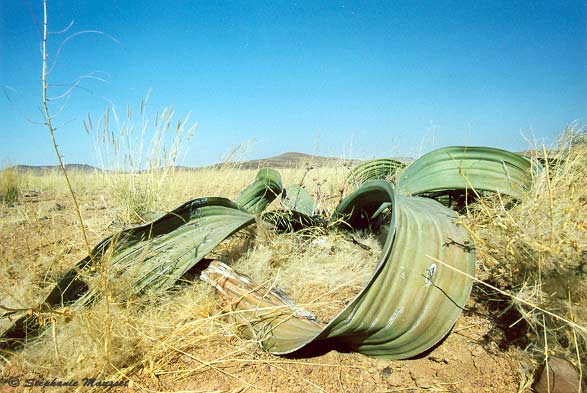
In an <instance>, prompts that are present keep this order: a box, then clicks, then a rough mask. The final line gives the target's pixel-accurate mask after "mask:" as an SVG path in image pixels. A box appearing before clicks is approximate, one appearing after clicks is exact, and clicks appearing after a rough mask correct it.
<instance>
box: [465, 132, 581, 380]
mask: <svg viewBox="0 0 587 393" xmlns="http://www.w3.org/2000/svg"><path fill="white" fill-rule="evenodd" d="M585 135H586V131H585V130H582V131H578V132H577V131H574V130H570V129H569V130H567V132H566V133H565V134H564V135H563V137H562V139H561V142H560V145H559V146H558V147H557V148H555V149H552V150H550V151H546V149H543V150H542V151H540V152H539V153H538V154H537V156H538V158H540V159H541V160H543V161H545V165H544V167H545V170H544V171H543V172H542V173H541V174H540V175H539V176H538V177H537V178H536V179H535V186H534V187H533V189H532V190H531V192H530V193H529V194H528V195H527V197H526V198H525V199H524V200H522V201H520V202H519V203H518V204H516V205H515V206H514V207H513V208H511V209H508V208H506V205H507V204H508V203H507V202H506V201H504V200H502V199H501V198H500V197H499V196H493V197H491V198H486V199H484V200H482V201H480V202H478V203H477V204H475V205H474V206H469V214H468V215H467V216H466V217H465V221H466V223H467V225H468V227H469V228H470V230H471V232H472V233H473V235H474V237H475V238H476V245H477V253H478V263H477V276H478V277H479V278H481V279H482V280H484V281H487V282H489V283H492V284H494V285H495V286H496V287H498V288H500V289H503V290H506V291H508V292H510V293H514V294H516V296H517V297H518V298H520V299H522V300H524V301H525V302H528V303H531V304H534V305H536V306H538V307H540V308H542V309H544V310H547V311H549V312H551V313H554V314H556V315H558V316H560V317H562V318H564V319H566V320H568V321H571V322H574V323H575V324H577V325H578V326H583V327H586V326H587V308H586V307H585V304H586V302H587V144H586V143H585ZM493 295H494V294H493ZM485 297H486V298H491V297H492V294H487V293H486V294H485ZM512 303H513V305H514V306H515V307H516V309H517V310H518V312H519V315H518V317H519V319H523V320H524V321H525V322H526V323H527V324H528V327H529V329H528V331H527V332H526V338H527V340H526V342H528V343H529V345H528V347H527V350H528V351H530V352H531V354H532V356H534V357H536V358H541V357H544V356H552V355H556V356H560V357H563V358H566V359H570V360H573V359H574V363H575V365H576V366H577V367H578V368H582V371H583V375H586V374H585V372H586V371H587V369H586V368H585V366H586V365H587V334H586V333H585V331H584V330H581V329H577V328H574V327H573V326H572V325H570V324H569V323H566V322H565V321H564V320H561V319H558V318H553V317H552V316H550V315H548V314H545V313H543V312H541V311H540V310H538V309H536V308H534V307H529V306H528V305H527V304H524V303H522V302H518V301H516V300H515V299H514V300H513V301H512ZM507 307H508V302H505V303H504V304H503V305H502V306H501V307H500V308H501V312H503V313H505V312H507ZM517 323H519V321H512V326H510V328H513V327H514V326H515V325H516V324H517Z"/></svg>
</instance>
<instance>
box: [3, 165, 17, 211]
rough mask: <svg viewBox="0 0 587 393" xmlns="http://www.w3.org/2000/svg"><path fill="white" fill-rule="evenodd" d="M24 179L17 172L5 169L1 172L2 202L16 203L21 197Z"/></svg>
mask: <svg viewBox="0 0 587 393" xmlns="http://www.w3.org/2000/svg"><path fill="white" fill-rule="evenodd" d="M21 186H22V179H21V177H20V176H19V174H18V173H17V171H16V170H14V169H10V168H5V169H2V170H0V201H1V202H3V203H14V202H16V201H18V199H19V197H20V192H21Z"/></svg>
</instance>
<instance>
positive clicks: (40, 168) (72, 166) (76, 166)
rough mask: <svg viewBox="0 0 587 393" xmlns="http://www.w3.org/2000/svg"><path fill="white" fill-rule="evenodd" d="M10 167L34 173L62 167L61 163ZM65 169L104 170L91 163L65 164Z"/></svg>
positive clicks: (56, 169)
mask: <svg viewBox="0 0 587 393" xmlns="http://www.w3.org/2000/svg"><path fill="white" fill-rule="evenodd" d="M9 169H13V170H16V171H23V172H34V173H43V172H53V171H58V170H60V169H61V168H60V167H59V165H15V166H12V167H10V168H9ZM65 169H67V170H68V171H76V172H95V171H98V172H101V171H102V170H101V169H99V168H96V167H94V166H91V165H87V164H65Z"/></svg>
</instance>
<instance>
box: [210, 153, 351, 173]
mask: <svg viewBox="0 0 587 393" xmlns="http://www.w3.org/2000/svg"><path fill="white" fill-rule="evenodd" d="M344 162H350V163H351V164H354V163H356V162H358V160H345V159H342V158H336V157H322V156H313V155H311V154H305V153H296V152H289V153H283V154H280V155H278V156H275V157H269V158H263V159H260V160H249V161H243V162H237V163H222V164H216V165H213V167H223V166H237V167H239V168H243V169H258V168H264V167H269V168H298V167H303V166H304V165H305V164H306V163H308V164H310V165H313V166H327V165H332V164H340V163H344Z"/></svg>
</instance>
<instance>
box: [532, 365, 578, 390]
mask: <svg viewBox="0 0 587 393" xmlns="http://www.w3.org/2000/svg"><path fill="white" fill-rule="evenodd" d="M545 366H546V364H545V365H543V366H542V368H541V370H540V372H539V377H538V381H537V382H536V384H534V391H535V392H536V393H567V392H578V391H579V373H578V372H577V369H576V368H575V366H573V364H572V363H571V362H569V361H568V360H565V359H561V358H557V357H549V358H548V371H549V373H548V381H547V373H546V367H545ZM549 382H550V389H549V388H548V385H549Z"/></svg>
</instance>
